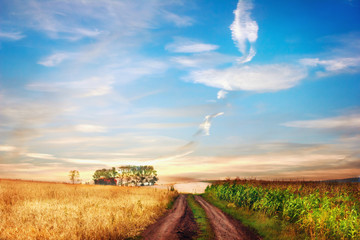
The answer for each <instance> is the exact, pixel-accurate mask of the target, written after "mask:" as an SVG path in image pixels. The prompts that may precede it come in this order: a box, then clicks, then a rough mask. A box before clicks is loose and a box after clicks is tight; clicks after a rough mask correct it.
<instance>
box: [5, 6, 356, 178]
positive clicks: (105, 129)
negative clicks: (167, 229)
mask: <svg viewBox="0 0 360 240" xmlns="http://www.w3.org/2000/svg"><path fill="white" fill-rule="evenodd" d="M359 13H360V1H358V0H353V1H349V0H334V1H321V0H318V1H310V0H309V1H308V0H306V1H304V0H294V1H266V0H254V1H248V0H240V1H234V0H228V1H215V0H207V1H205V0H196V1H191V0H184V1H183V0H169V1H161V0H137V1H132V0H119V1H116V0H101V1H95V0H93V1H92V0H78V1H73V0H54V1H42V0H28V1H21V0H0V178H20V179H33V180H46V181H68V180H69V179H68V172H69V171H70V170H73V169H76V170H79V172H80V177H81V178H82V179H83V180H84V181H89V180H90V179H91V176H92V174H93V173H94V171H95V170H96V169H101V168H110V167H118V166H121V165H127V164H131V165H153V166H154V167H155V168H156V169H157V171H158V175H159V177H160V181H162V182H171V181H180V180H181V181H183V180H204V179H222V178H226V177H240V178H257V179H301V180H302V179H305V180H320V179H335V178H347V177H357V176H359V175H360V151H359V149H360V148H359V146H360V92H359V90H360V79H359V77H360V14H359Z"/></svg>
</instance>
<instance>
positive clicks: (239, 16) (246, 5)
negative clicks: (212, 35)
mask: <svg viewBox="0 0 360 240" xmlns="http://www.w3.org/2000/svg"><path fill="white" fill-rule="evenodd" d="M252 8H253V4H252V3H251V1H247V0H239V2H238V4H237V7H236V9H235V10H234V15H235V19H234V22H233V23H232V24H231V25H230V30H231V34H232V39H233V40H234V42H235V43H236V46H237V47H238V49H239V51H240V52H241V53H242V54H243V55H244V57H242V58H240V59H239V61H240V62H241V63H245V62H249V61H251V59H252V58H253V57H254V56H255V54H256V51H255V47H254V43H255V42H256V39H257V37H258V35H257V32H258V29H259V26H258V24H257V22H256V21H254V20H253V19H252V18H251V16H250V14H251V12H250V11H251V10H252ZM248 44H250V49H249V50H248V46H247V45H248Z"/></svg>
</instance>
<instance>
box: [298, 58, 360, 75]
mask: <svg viewBox="0 0 360 240" xmlns="http://www.w3.org/2000/svg"><path fill="white" fill-rule="evenodd" d="M299 62H300V63H301V64H303V65H304V66H307V67H323V68H324V71H319V72H317V75H318V76H319V77H326V76H328V75H332V74H339V73H354V72H359V71H360V57H338V58H332V59H327V60H320V59H319V58H303V59H300V61H299Z"/></svg>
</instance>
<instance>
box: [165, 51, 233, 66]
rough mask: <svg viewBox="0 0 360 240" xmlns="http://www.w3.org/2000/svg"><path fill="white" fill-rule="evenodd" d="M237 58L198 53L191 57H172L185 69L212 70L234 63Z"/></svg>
mask: <svg viewBox="0 0 360 240" xmlns="http://www.w3.org/2000/svg"><path fill="white" fill-rule="evenodd" d="M235 59H236V57H234V56H230V55H225V54H221V53H218V52H203V53H196V54H193V55H191V56H177V57H172V58H171V60H172V61H173V62H175V63H177V64H180V65H181V66H183V67H190V68H211V67H217V66H219V65H223V64H226V63H232V62H234V61H235Z"/></svg>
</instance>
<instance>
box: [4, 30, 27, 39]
mask: <svg viewBox="0 0 360 240" xmlns="http://www.w3.org/2000/svg"><path fill="white" fill-rule="evenodd" d="M24 37H25V35H23V34H22V33H21V32H2V31H0V39H8V40H13V41H16V40H20V39H22V38H24Z"/></svg>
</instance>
